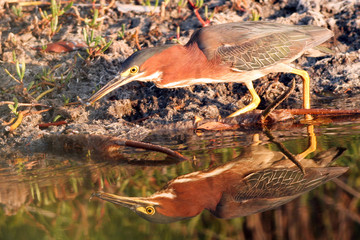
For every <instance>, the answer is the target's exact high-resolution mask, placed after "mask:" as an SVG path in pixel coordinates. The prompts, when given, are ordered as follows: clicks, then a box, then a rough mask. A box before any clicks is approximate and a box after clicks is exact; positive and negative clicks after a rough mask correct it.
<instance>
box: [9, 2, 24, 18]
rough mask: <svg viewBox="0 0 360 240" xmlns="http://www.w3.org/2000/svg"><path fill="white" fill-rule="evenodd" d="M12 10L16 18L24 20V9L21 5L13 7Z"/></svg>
mask: <svg viewBox="0 0 360 240" xmlns="http://www.w3.org/2000/svg"><path fill="white" fill-rule="evenodd" d="M11 10H12V12H13V13H14V14H15V16H17V17H18V18H22V17H23V15H24V14H23V12H22V7H21V6H20V5H17V6H15V5H13V6H12V7H11Z"/></svg>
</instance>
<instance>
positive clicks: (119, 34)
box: [117, 23, 125, 39]
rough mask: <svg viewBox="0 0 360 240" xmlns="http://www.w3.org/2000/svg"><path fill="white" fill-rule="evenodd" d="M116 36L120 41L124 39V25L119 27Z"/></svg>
mask: <svg viewBox="0 0 360 240" xmlns="http://www.w3.org/2000/svg"><path fill="white" fill-rule="evenodd" d="M117 34H118V37H119V38H120V39H125V23H123V24H122V25H121V30H120V31H118V32H117Z"/></svg>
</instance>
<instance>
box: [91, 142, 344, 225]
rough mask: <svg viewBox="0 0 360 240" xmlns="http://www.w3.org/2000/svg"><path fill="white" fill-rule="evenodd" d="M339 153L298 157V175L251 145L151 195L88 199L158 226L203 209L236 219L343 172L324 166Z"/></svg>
mask: <svg viewBox="0 0 360 240" xmlns="http://www.w3.org/2000/svg"><path fill="white" fill-rule="evenodd" d="M343 151H344V149H342V148H333V149H329V150H327V151H325V152H321V153H319V154H318V155H316V156H315V157H314V158H313V159H302V160H301V162H302V164H303V166H304V167H306V173H305V174H303V173H302V172H301V171H300V170H299V169H298V168H297V167H294V165H292V164H291V162H290V161H289V160H288V159H287V158H286V157H285V155H283V154H282V153H281V152H274V151H270V150H269V149H267V148H264V147H263V146H251V147H249V148H248V149H247V151H244V152H243V153H242V154H241V155H240V156H239V157H238V158H237V159H236V160H234V161H232V162H229V163H226V164H224V165H222V166H219V167H217V168H215V169H212V170H208V171H198V172H193V173H189V174H186V175H183V176H180V177H177V178H175V179H173V180H171V181H170V182H168V183H167V184H166V186H165V187H164V188H163V189H162V190H160V191H159V192H156V193H154V194H153V195H152V196H150V197H123V196H118V195H114V194H110V193H104V192H96V193H93V196H96V197H98V198H100V199H103V200H106V201H109V202H112V203H115V204H119V205H121V206H124V207H127V208H129V209H131V210H133V211H134V212H135V213H137V214H138V215H140V216H141V217H143V218H145V219H147V220H149V221H151V222H157V223H170V222H174V221H178V220H182V219H187V218H191V217H194V216H196V215H198V214H199V213H201V212H202V211H203V210H204V209H207V210H209V211H210V212H211V213H212V214H213V215H215V216H216V217H219V218H235V217H240V216H246V215H250V214H253V213H257V212H262V211H265V210H270V209H273V208H276V207H278V206H280V205H282V204H285V203H287V202H289V201H291V200H292V199H294V198H296V197H298V196H300V195H301V194H304V193H305V192H307V191H310V190H312V189H314V188H316V187H317V186H319V185H321V184H323V183H325V182H327V181H329V180H331V179H333V178H336V177H338V176H340V175H341V174H343V173H344V172H346V171H347V170H348V168H347V167H327V166H328V164H330V163H331V162H332V161H333V160H335V159H336V158H337V157H338V156H340V154H341V153H342V152H343Z"/></svg>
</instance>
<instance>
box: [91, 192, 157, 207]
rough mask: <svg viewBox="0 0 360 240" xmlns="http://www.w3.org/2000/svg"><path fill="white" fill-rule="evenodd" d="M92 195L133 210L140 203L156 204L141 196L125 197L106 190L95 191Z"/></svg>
mask: <svg viewBox="0 0 360 240" xmlns="http://www.w3.org/2000/svg"><path fill="white" fill-rule="evenodd" d="M92 197H98V198H100V199H102V200H105V201H108V202H111V203H114V204H118V205H121V206H123V207H127V208H129V209H131V210H133V211H135V209H136V208H137V207H138V206H140V205H146V204H154V203H153V202H150V201H146V200H145V199H143V198H139V197H123V196H118V195H115V194H111V193H105V192H95V193H93V194H92V195H91V198H92ZM91 198H90V199H91Z"/></svg>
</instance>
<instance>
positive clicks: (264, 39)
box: [187, 22, 332, 71]
mask: <svg viewBox="0 0 360 240" xmlns="http://www.w3.org/2000/svg"><path fill="white" fill-rule="evenodd" d="M331 36H332V32H331V31H329V30H328V29H325V28H321V27H316V26H300V25H284V24H278V23H268V22H242V23H227V24H220V25H215V26H210V27H205V28H202V29H200V30H198V31H196V32H195V33H194V34H193V36H192V37H191V39H190V41H189V42H188V43H187V45H191V44H194V43H197V44H198V46H199V48H200V49H201V50H202V51H203V53H204V54H205V56H206V57H207V58H208V59H209V60H211V59H213V58H218V59H220V61H221V62H223V63H225V64H229V65H230V66H232V67H233V68H234V70H237V71H251V70H256V69H261V68H265V67H270V66H272V65H275V64H277V63H282V62H285V63H288V62H291V61H293V60H294V59H296V58H297V57H298V56H300V54H302V53H303V52H304V51H306V50H307V49H310V48H312V47H315V46H317V45H319V44H321V43H322V42H324V41H326V40H327V39H328V38H330V37H331Z"/></svg>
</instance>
